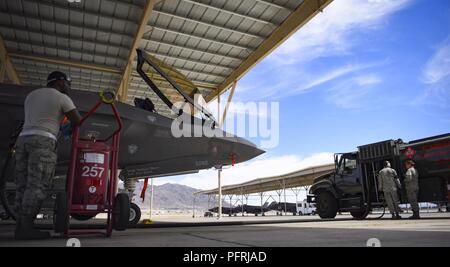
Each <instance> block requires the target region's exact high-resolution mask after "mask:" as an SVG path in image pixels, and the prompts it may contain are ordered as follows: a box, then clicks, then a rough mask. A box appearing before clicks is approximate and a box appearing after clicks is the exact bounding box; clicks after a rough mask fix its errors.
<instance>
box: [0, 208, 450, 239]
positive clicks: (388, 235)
mask: <svg viewBox="0 0 450 267" xmlns="http://www.w3.org/2000/svg"><path fill="white" fill-rule="evenodd" d="M406 216H408V215H406V214H405V215H404V217H406ZM422 216H423V219H422V220H406V219H405V220H401V221H392V220H390V219H381V220H365V221H357V220H352V219H350V218H349V217H348V216H339V217H338V219H337V220H330V221H321V220H318V219H317V217H303V218H304V219H298V218H300V217H297V218H296V219H295V221H294V220H293V217H283V218H280V217H272V218H271V217H266V218H259V220H258V219H256V218H226V217H225V218H223V219H222V220H220V221H217V219H213V218H195V219H192V218H191V219H185V220H184V221H180V220H179V219H178V221H176V222H170V221H169V220H168V219H166V220H164V221H160V222H155V224H154V225H153V226H152V225H150V226H148V228H145V229H143V228H136V229H130V230H127V231H126V232H114V233H113V237H112V238H110V239H107V238H104V237H101V236H85V237H78V239H79V240H80V244H81V246H86V247H98V246H107V247H109V246H113V247H114V246H117V247H128V246H136V247H285V246H287V247H324V246H332V247H365V246H367V242H368V240H369V239H373V238H376V240H377V242H378V241H379V242H380V244H381V246H389V247H391V246H394V247H396V246H406V247H437V246H443V247H450V214H448V213H444V214H423V215H422ZM246 220H247V221H246ZM205 222H206V223H208V224H207V225H205ZM214 222H215V224H214V225H211V224H212V223H214ZM224 222H228V224H229V225H223V223H224ZM230 222H234V225H233V224H232V223H230ZM242 222H245V223H242ZM180 223H184V224H185V227H180V226H179V224H180ZM187 223H188V224H187ZM164 225H166V226H167V227H165V226H164ZM13 231H14V225H13V224H12V223H2V224H0V246H1V247H9V246H11V247H23V246H32V247H41V246H49V247H64V246H66V245H67V238H61V237H58V236H55V237H54V238H52V239H50V240H45V241H15V240H14V238H13Z"/></svg>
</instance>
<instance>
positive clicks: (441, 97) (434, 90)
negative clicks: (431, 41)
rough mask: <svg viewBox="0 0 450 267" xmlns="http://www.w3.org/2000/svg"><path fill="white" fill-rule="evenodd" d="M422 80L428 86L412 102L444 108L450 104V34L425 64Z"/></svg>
mask: <svg viewBox="0 0 450 267" xmlns="http://www.w3.org/2000/svg"><path fill="white" fill-rule="evenodd" d="M421 80H422V82H423V83H425V84H426V85H427V88H426V89H425V91H424V93H423V94H422V95H420V96H419V97H418V98H416V99H415V100H414V101H413V102H412V104H416V105H423V104H429V105H433V106H439V107H443V108H446V107H448V106H449V105H450V36H449V37H448V38H447V39H446V40H445V41H444V42H443V43H441V44H440V45H438V46H437V48H436V51H435V53H434V54H433V55H432V56H431V58H430V60H428V62H427V63H426V64H425V67H424V69H423V73H422V77H421Z"/></svg>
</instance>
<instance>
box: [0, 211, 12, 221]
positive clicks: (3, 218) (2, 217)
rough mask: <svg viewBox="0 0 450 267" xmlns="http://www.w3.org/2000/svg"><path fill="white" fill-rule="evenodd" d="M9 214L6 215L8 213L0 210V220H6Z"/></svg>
mask: <svg viewBox="0 0 450 267" xmlns="http://www.w3.org/2000/svg"><path fill="white" fill-rule="evenodd" d="M9 218H10V217H9V215H8V213H6V212H2V213H0V219H1V220H2V221H7V220H9Z"/></svg>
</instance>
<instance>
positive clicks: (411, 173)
mask: <svg viewBox="0 0 450 267" xmlns="http://www.w3.org/2000/svg"><path fill="white" fill-rule="evenodd" d="M414 165H415V163H414V162H413V161H412V160H408V161H406V162H405V167H406V170H407V171H406V174H405V185H406V194H407V196H408V201H409V203H410V204H411V209H412V211H413V216H411V217H410V218H409V219H420V209H419V201H418V198H419V172H418V171H417V170H416V168H414Z"/></svg>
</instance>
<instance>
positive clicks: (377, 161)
mask: <svg viewBox="0 0 450 267" xmlns="http://www.w3.org/2000/svg"><path fill="white" fill-rule="evenodd" d="M409 159H411V160H413V161H414V162H415V163H416V166H415V167H416V169H417V170H418V172H419V187H420V189H419V190H420V191H419V202H428V203H437V204H445V205H446V207H447V211H449V200H450V133H449V134H445V135H441V136H434V137H430V138H425V139H421V140H416V141H412V142H409V143H406V142H403V140H401V139H400V140H388V141H384V142H379V143H375V144H369V145H364V146H360V147H358V151H356V152H351V153H342V154H335V171H334V172H333V173H332V174H331V175H326V176H324V177H320V178H318V179H316V180H315V181H314V184H313V185H312V186H311V188H310V191H309V195H308V197H307V200H308V202H309V203H316V206H317V213H318V214H319V216H320V217H321V218H322V219H331V218H335V217H336V214H337V213H338V212H350V213H351V215H352V216H353V217H354V218H357V219H365V218H366V217H367V215H368V214H370V212H371V211H372V210H373V209H376V208H383V207H384V200H383V194H382V193H381V191H380V190H379V189H378V173H379V171H380V170H381V169H382V168H383V162H384V161H386V160H388V161H390V162H391V164H392V168H394V169H395V170H397V173H398V174H399V178H400V181H401V182H402V190H401V191H400V192H399V195H400V202H401V203H403V204H406V203H408V200H407V197H406V192H405V186H404V182H403V180H404V174H405V172H406V169H405V166H404V162H405V161H406V160H409Z"/></svg>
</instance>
